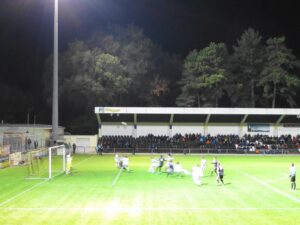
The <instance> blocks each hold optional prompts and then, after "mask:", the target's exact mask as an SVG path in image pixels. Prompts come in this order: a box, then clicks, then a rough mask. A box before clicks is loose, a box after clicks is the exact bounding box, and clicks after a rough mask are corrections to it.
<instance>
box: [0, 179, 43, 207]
mask: <svg viewBox="0 0 300 225" xmlns="http://www.w3.org/2000/svg"><path fill="white" fill-rule="evenodd" d="M47 181H48V180H44V181H42V182H40V183H37V184H35V185H33V186H32V187H31V188H28V189H27V190H25V191H22V192H20V193H19V194H17V195H15V196H13V197H11V198H9V199H7V200H6V201H4V202H2V203H1V204H0V207H2V206H4V205H5V204H7V203H9V202H11V201H13V200H14V199H16V198H17V197H19V196H21V195H23V194H25V193H27V192H29V191H31V190H32V189H34V188H36V187H38V186H40V185H42V184H44V183H46V182H47Z"/></svg>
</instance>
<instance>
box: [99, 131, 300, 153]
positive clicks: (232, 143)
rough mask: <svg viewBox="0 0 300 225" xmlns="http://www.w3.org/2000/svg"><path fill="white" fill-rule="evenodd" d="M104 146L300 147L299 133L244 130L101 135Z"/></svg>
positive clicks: (238, 148) (252, 148)
mask: <svg viewBox="0 0 300 225" xmlns="http://www.w3.org/2000/svg"><path fill="white" fill-rule="evenodd" d="M98 142H99V143H101V144H102V146H103V147H104V148H148V149H157V148H202V149H236V150H247V151H255V150H258V149H259V150H267V151H268V150H278V149H300V135H298V136H291V135H281V136H279V137H273V136H268V135H261V134H257V135H250V134H245V135H244V136H242V137H239V136H238V135H216V136H212V135H202V134H185V135H181V134H176V135H174V136H173V137H168V136H154V135H152V134H149V135H147V136H140V137H137V138H134V137H132V136H102V137H101V138H100V139H99V141H98Z"/></svg>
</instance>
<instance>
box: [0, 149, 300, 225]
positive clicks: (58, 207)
mask: <svg viewBox="0 0 300 225" xmlns="http://www.w3.org/2000/svg"><path fill="white" fill-rule="evenodd" d="M128 156H129V167H130V171H129V172H126V171H122V172H121V173H119V170H118V169H117V168H116V167H115V164H114V156H113V155H104V156H98V155H75V156H74V158H73V171H72V175H59V176H57V177H55V178H53V179H52V180H49V181H48V180H26V179H24V178H25V176H26V168H24V167H15V168H7V169H2V170H0V224H5V225H8V224H16V225H17V224H18V225H20V224H33V225H35V224H43V225H46V224H78V225H83V224H89V225H91V224H128V225H129V224H130V225H132V224H138V225H140V224H151V225H156V224H172V225H173V224H183V225H189V224H197V225H198V224H214V225H218V224H228V225H229V224H230V225H232V224H253V225H254V224H255V225H258V224H270V225H271V224H272V225H274V224H288V225H292V224H300V184H299V188H297V190H296V191H292V190H290V180H289V177H288V175H289V167H290V164H291V163H292V162H293V163H295V165H296V167H299V165H300V156H262V155H255V156H232V155H231V156H230V155H217V159H218V160H219V161H220V162H221V164H222V165H223V167H224V173H225V175H224V182H225V185H223V186H219V185H217V184H216V176H215V175H212V176H211V170H212V169H213V164H211V161H212V159H213V157H212V156H211V155H207V156H205V157H206V160H207V167H206V171H205V174H204V177H203V179H202V182H203V185H202V186H200V187H199V186H196V185H195V184H194V183H193V180H192V178H191V176H177V175H170V176H168V177H167V174H166V173H154V174H151V173H148V172H147V171H148V168H149V166H150V161H151V157H152V156H155V157H158V156H159V155H135V156H132V155H128ZM173 157H174V162H180V163H181V165H182V166H183V167H184V168H185V169H188V170H189V171H191V169H192V167H193V166H194V165H196V164H200V156H199V155H192V156H191V155H186V156H184V155H174V156H173Z"/></svg>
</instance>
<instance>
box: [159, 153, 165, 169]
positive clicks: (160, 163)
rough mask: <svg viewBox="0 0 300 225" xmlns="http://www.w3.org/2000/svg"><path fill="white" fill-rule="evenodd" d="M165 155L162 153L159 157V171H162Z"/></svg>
mask: <svg viewBox="0 0 300 225" xmlns="http://www.w3.org/2000/svg"><path fill="white" fill-rule="evenodd" d="M164 161H166V160H165V159H164V157H163V156H162V155H161V156H160V158H159V159H158V166H157V171H158V172H161V168H162V167H163V166H164Z"/></svg>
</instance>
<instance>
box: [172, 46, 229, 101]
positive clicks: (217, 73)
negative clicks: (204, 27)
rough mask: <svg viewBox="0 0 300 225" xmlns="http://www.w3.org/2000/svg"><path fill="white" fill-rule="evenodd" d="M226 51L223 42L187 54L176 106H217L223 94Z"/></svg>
mask: <svg viewBox="0 0 300 225" xmlns="http://www.w3.org/2000/svg"><path fill="white" fill-rule="evenodd" d="M227 59H228V51H227V48H226V45H225V44H224V43H217V44H216V43H210V44H209V46H208V47H206V48H203V49H202V50H200V51H199V52H198V51H196V50H194V51H192V52H190V54H189V55H188V56H187V58H186V60H185V62H184V66H183V75H182V79H181V81H180V82H179V84H180V85H181V90H182V93H181V95H179V96H178V98H177V105H178V106H198V107H200V106H201V105H202V104H203V105H205V106H216V107H217V106H218V104H219V99H220V98H221V97H222V96H223V94H224V88H223V84H224V82H225V80H226V76H227V75H226V63H227Z"/></svg>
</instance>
